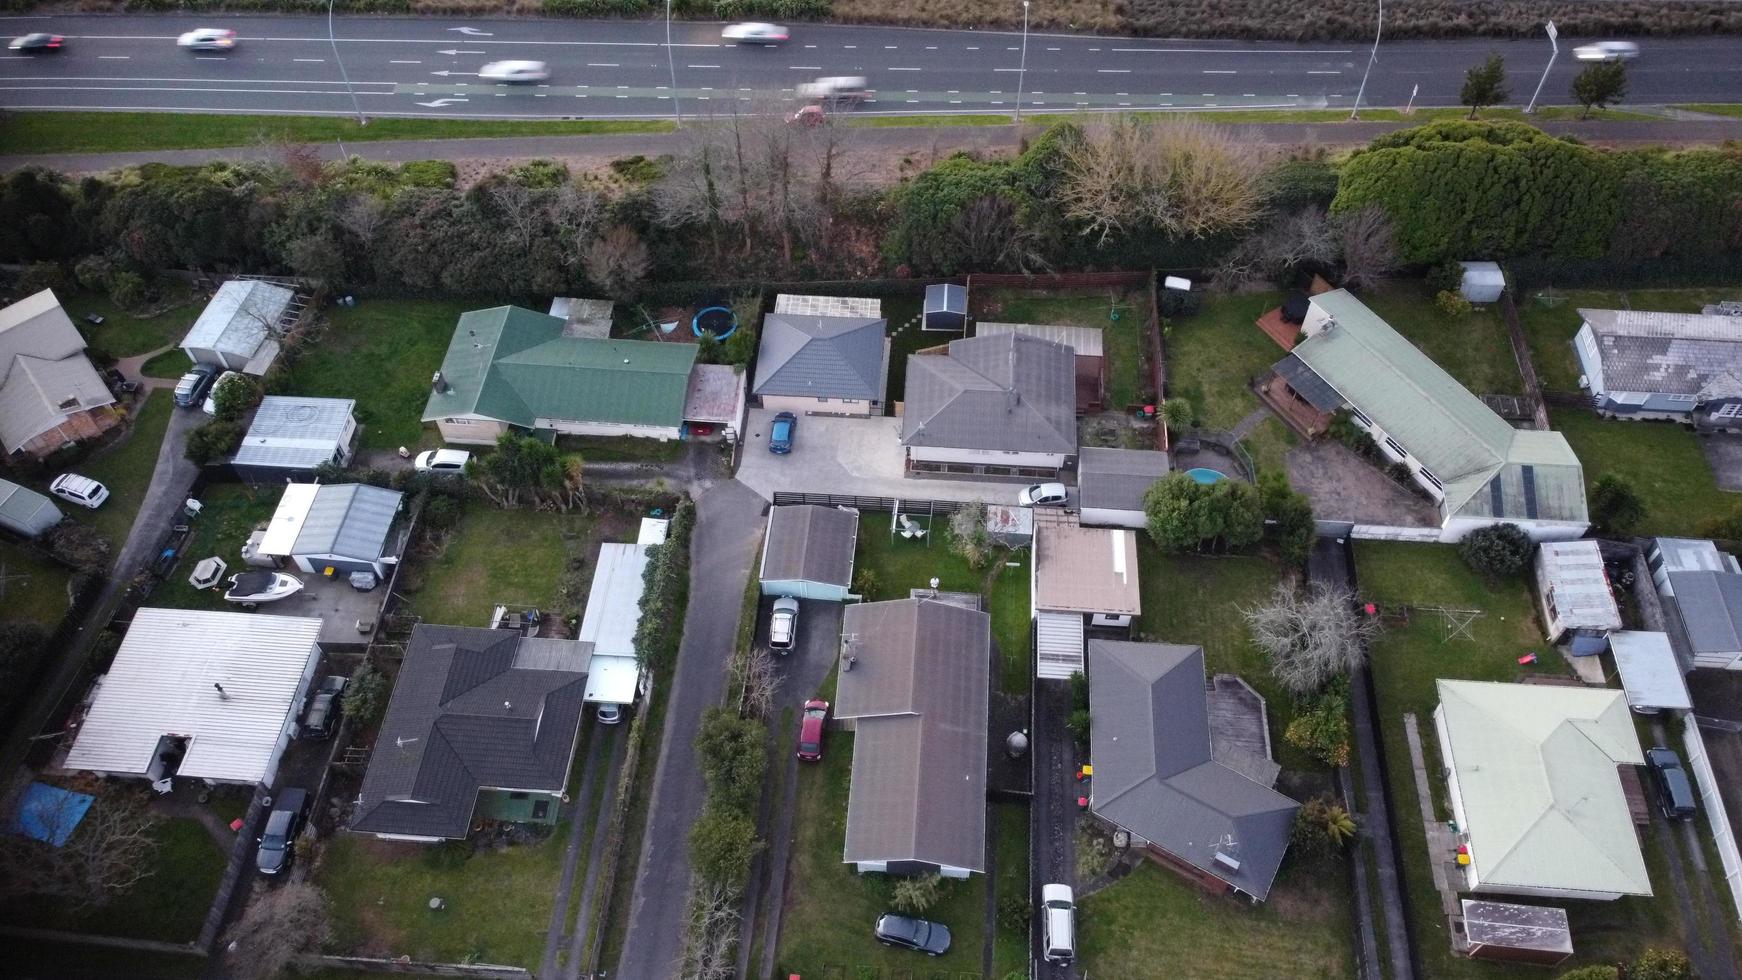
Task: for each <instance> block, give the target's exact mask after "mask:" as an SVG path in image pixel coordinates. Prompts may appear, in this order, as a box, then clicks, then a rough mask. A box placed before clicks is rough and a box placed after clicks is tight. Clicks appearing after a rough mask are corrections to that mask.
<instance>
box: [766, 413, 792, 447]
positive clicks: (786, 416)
mask: <svg viewBox="0 0 1742 980" xmlns="http://www.w3.org/2000/svg"><path fill="white" fill-rule="evenodd" d="M796 435H798V416H796V415H794V414H792V413H791V412H781V413H780V414H779V415H776V416H775V417H774V424H773V425H771V426H769V427H768V451H769V452H771V453H773V454H775V455H776V456H785V455H786V454H787V453H790V452H792V439H793V437H794V436H796Z"/></svg>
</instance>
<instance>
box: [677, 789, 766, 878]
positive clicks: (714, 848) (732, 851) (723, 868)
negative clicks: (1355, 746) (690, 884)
mask: <svg viewBox="0 0 1742 980" xmlns="http://www.w3.org/2000/svg"><path fill="white" fill-rule="evenodd" d="M762 846H763V845H762V841H760V840H757V839H756V822H755V821H754V820H751V819H750V817H749V816H747V815H745V814H743V813H741V812H739V811H737V810H734V809H732V808H731V807H725V806H718V805H716V804H715V803H714V802H713V801H711V800H710V801H709V803H708V805H707V807H706V808H704V809H703V810H702V816H701V819H699V820H697V821H696V823H695V826H693V827H691V828H690V866H691V867H693V868H694V869H695V872H696V875H697V876H698V877H700V878H701V879H702V881H704V882H706V883H708V884H710V885H726V886H730V887H732V888H734V889H742V888H743V887H744V880H745V879H746V878H747V877H749V875H750V862H751V861H752V860H753V859H755V857H756V854H757V852H759V851H761V850H762Z"/></svg>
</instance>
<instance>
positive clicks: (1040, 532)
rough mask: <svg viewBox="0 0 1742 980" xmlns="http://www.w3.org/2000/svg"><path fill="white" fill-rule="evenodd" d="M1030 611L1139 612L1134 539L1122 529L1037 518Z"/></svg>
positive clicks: (1140, 595) (1135, 543) (1139, 603)
mask: <svg viewBox="0 0 1742 980" xmlns="http://www.w3.org/2000/svg"><path fill="white" fill-rule="evenodd" d="M1034 606H1035V608H1036V609H1045V610H1048V611H1051V612H1077V613H1106V614H1108V615H1119V616H1135V615H1138V614H1139V613H1141V612H1142V611H1143V596H1142V591H1141V590H1140V589H1139V588H1138V583H1137V535H1136V534H1135V533H1134V532H1132V531H1129V530H1126V529H1124V528H1102V527H1082V526H1080V525H1078V524H1075V523H1066V522H1060V521H1047V520H1038V519H1037V520H1036V521H1035V523H1034Z"/></svg>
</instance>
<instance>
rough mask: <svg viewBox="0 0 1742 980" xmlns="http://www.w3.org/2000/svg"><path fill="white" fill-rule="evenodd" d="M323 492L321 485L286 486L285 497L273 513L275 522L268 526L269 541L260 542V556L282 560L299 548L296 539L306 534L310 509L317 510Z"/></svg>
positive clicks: (262, 540)
mask: <svg viewBox="0 0 1742 980" xmlns="http://www.w3.org/2000/svg"><path fill="white" fill-rule="evenodd" d="M320 491H321V485H320V484H318V483H287V484H285V485H284V496H282V497H280V498H278V509H277V510H275V511H273V513H272V521H271V523H269V524H267V525H266V537H264V538H261V539H260V547H259V549H258V551H259V552H260V554H263V555H278V556H282V555H288V554H290V553H291V551H292V550H294V549H295V548H296V537H297V535H299V534H301V533H302V525H303V522H304V521H306V520H308V514H309V509H310V508H312V507H313V506H314V503H315V494H317V493H320Z"/></svg>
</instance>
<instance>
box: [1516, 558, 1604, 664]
mask: <svg viewBox="0 0 1742 980" xmlns="http://www.w3.org/2000/svg"><path fill="white" fill-rule="evenodd" d="M1536 591H1537V596H1538V597H1539V598H1540V600H1541V602H1542V621H1543V622H1544V623H1546V624H1547V625H1548V641H1549V642H1550V643H1559V642H1561V641H1562V640H1570V641H1571V643H1572V647H1573V654H1574V655H1575V656H1589V655H1591V654H1597V653H1602V652H1603V648H1604V646H1605V644H1604V642H1603V637H1605V636H1608V635H1609V633H1610V632H1612V631H1614V630H1618V629H1620V628H1621V608H1620V607H1619V606H1617V605H1616V604H1615V596H1614V594H1613V593H1611V592H1610V591H1609V575H1608V573H1607V572H1605V571H1604V570H1603V554H1602V551H1601V550H1600V549H1599V548H1598V546H1597V542H1596V541H1593V540H1590V539H1586V540H1583V541H1546V542H1544V543H1543V544H1542V545H1541V546H1540V547H1538V548H1537V549H1536Z"/></svg>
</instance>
